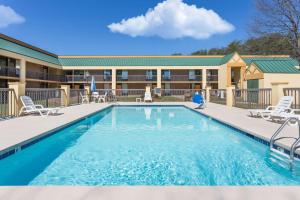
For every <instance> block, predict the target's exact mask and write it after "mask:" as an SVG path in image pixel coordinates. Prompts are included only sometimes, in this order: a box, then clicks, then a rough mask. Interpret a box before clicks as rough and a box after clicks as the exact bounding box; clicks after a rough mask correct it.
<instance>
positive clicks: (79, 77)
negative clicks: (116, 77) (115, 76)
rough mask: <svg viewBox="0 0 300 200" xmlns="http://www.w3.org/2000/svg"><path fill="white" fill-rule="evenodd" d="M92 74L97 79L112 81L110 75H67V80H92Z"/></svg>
mask: <svg viewBox="0 0 300 200" xmlns="http://www.w3.org/2000/svg"><path fill="white" fill-rule="evenodd" d="M92 76H93V77H94V79H95V81H96V82H97V81H111V76H110V75H91V76H85V75H65V81H66V82H91V81H92Z"/></svg>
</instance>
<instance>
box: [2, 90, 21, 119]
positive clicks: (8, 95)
mask: <svg viewBox="0 0 300 200" xmlns="http://www.w3.org/2000/svg"><path fill="white" fill-rule="evenodd" d="M15 116H18V104H17V97H16V94H15V92H14V90H13V89H8V88H0V120H1V119H6V118H11V117H15Z"/></svg>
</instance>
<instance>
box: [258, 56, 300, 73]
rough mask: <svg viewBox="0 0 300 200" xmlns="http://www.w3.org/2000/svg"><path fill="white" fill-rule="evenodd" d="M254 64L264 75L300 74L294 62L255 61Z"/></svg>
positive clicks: (285, 60) (284, 60)
mask: <svg viewBox="0 0 300 200" xmlns="http://www.w3.org/2000/svg"><path fill="white" fill-rule="evenodd" d="M253 63H254V64H255V65H256V66H257V67H258V68H259V69H260V70H261V71H262V72H263V73H283V74H300V70H299V69H297V68H296V66H298V65H299V64H297V65H295V62H294V61H292V60H287V59H283V60H279V59H278V60H254V61H253Z"/></svg>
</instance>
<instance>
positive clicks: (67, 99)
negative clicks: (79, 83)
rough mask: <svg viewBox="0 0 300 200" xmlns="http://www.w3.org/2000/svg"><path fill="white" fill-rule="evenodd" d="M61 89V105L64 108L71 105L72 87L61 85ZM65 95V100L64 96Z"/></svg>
mask: <svg viewBox="0 0 300 200" xmlns="http://www.w3.org/2000/svg"><path fill="white" fill-rule="evenodd" d="M60 88H61V89H62V91H61V92H62V94H61V104H62V105H64V106H69V105H70V85H61V86H60ZM64 93H65V95H66V96H65V98H64V95H63V94H64Z"/></svg>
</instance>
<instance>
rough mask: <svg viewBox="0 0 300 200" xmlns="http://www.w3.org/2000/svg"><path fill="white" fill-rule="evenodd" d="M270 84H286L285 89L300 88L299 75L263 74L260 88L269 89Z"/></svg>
mask: <svg viewBox="0 0 300 200" xmlns="http://www.w3.org/2000/svg"><path fill="white" fill-rule="evenodd" d="M272 83H287V85H286V87H300V74H264V79H261V80H260V81H259V87H260V88H271V87H272Z"/></svg>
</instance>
